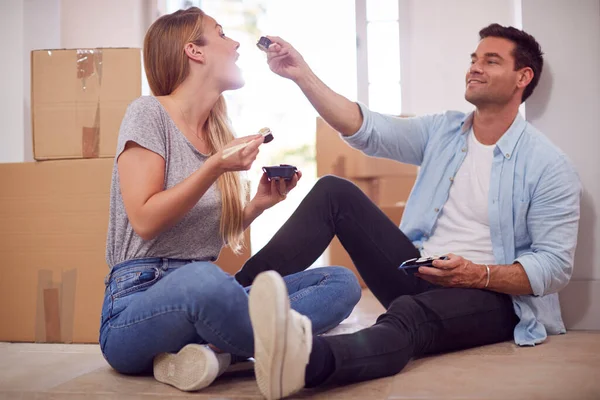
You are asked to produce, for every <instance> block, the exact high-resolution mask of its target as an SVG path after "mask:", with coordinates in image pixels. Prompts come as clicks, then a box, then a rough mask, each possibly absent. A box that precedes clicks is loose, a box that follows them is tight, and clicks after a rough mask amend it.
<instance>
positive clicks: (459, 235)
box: [421, 128, 496, 264]
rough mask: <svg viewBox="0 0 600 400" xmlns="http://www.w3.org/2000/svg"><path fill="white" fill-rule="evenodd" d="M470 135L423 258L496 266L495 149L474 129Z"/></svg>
mask: <svg viewBox="0 0 600 400" xmlns="http://www.w3.org/2000/svg"><path fill="white" fill-rule="evenodd" d="M468 135H469V137H468V151H467V155H466V156H465V159H464V160H463V163H462V165H461V166H460V168H459V169H458V172H457V173H456V176H455V177H454V181H453V184H452V187H451V188H450V193H449V195H448V201H447V202H446V204H445V205H444V208H443V209H442V211H440V215H439V217H438V220H437V224H436V226H435V228H434V231H433V234H432V236H431V237H430V238H429V240H427V241H425V242H423V249H422V250H421V253H422V255H423V256H434V255H438V256H439V255H444V254H448V253H454V254H456V255H459V256H462V257H464V258H465V259H467V260H470V261H472V262H474V263H476V264H494V263H495V260H494V252H493V250H492V239H491V236H490V221H489V216H488V194H489V189H490V176H491V173H492V161H493V159H494V148H495V147H496V145H495V144H494V145H491V146H486V145H484V144H481V143H480V142H479V141H477V138H475V135H474V133H473V129H472V128H471V130H470V132H469V133H468Z"/></svg>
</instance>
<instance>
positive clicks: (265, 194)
mask: <svg viewBox="0 0 600 400" xmlns="http://www.w3.org/2000/svg"><path fill="white" fill-rule="evenodd" d="M300 178H302V172H300V171H297V172H296V174H295V175H294V177H293V178H292V179H290V180H289V181H286V180H284V179H272V180H271V181H269V180H268V179H267V174H266V173H263V176H262V177H261V178H260V182H259V184H258V190H257V191H256V195H255V196H254V198H253V199H252V201H251V203H253V205H254V207H255V208H256V209H257V210H259V211H260V212H262V211H264V210H266V209H268V208H271V207H273V206H274V205H275V204H277V203H279V202H280V201H283V200H285V199H286V197H287V194H288V193H289V192H290V191H291V190H292V189H293V188H295V187H296V185H297V184H298V181H299V180H300Z"/></svg>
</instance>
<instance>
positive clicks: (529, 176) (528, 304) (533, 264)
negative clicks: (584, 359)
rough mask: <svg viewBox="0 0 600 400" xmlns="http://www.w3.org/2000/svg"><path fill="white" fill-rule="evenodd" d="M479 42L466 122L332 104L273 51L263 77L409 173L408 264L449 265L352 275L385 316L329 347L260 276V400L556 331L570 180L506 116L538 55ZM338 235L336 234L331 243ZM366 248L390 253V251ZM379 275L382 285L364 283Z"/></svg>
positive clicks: (323, 90) (278, 43) (254, 302)
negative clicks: (295, 91)
mask: <svg viewBox="0 0 600 400" xmlns="http://www.w3.org/2000/svg"><path fill="white" fill-rule="evenodd" d="M479 35H480V38H481V40H480V42H479V44H478V46H477V49H476V50H475V52H474V53H473V54H471V66H470V68H469V69H468V71H467V74H466V91H465V98H466V99H467V101H469V102H470V103H472V104H473V105H474V106H475V110H474V112H472V113H470V114H468V115H465V114H463V113H460V112H447V113H444V114H439V115H431V116H424V117H419V118H408V119H400V118H394V117H391V116H384V115H381V114H377V113H374V112H372V111H370V110H368V109H367V108H366V107H364V106H363V105H360V104H359V105H357V103H353V102H351V101H349V100H347V99H345V98H344V97H342V96H340V95H338V94H337V93H335V92H333V91H332V90H330V89H329V88H328V87H327V86H326V85H325V84H324V83H323V82H321V81H320V80H319V79H318V78H317V77H316V76H315V75H314V74H313V73H312V71H311V70H310V68H309V67H308V65H307V64H306V63H305V62H304V60H303V58H302V57H301V55H300V54H299V53H298V52H297V51H296V50H295V49H294V48H293V47H292V46H290V45H289V44H288V43H286V42H284V41H283V40H281V39H279V38H271V39H272V40H273V42H274V44H272V45H271V46H270V48H269V51H268V62H269V66H270V68H271V69H272V70H273V71H274V72H275V73H277V74H279V75H281V76H283V77H286V78H289V79H291V80H293V81H294V82H295V83H297V84H298V86H299V87H300V88H301V90H302V91H303V92H304V94H305V95H306V96H307V98H308V99H309V101H310V102H311V103H312V104H313V106H314V107H315V108H316V110H317V111H318V112H319V114H320V115H321V116H322V117H323V118H324V119H325V120H326V121H327V122H328V123H329V124H330V125H331V126H332V127H333V128H335V129H336V130H337V131H338V132H340V133H341V134H342V135H343V137H344V138H345V139H346V140H347V142H348V143H349V144H350V145H351V146H353V147H355V148H357V149H359V150H362V151H363V152H364V153H366V154H368V155H371V156H378V157H386V158H390V159H395V160H398V161H400V162H404V163H411V164H415V165H419V166H420V167H421V170H420V172H419V176H418V179H417V181H416V183H415V187H414V189H413V191H412V193H411V196H410V198H409V200H408V202H407V205H406V211H405V213H404V217H403V220H402V223H401V226H400V228H401V231H402V233H403V234H404V235H406V237H407V238H408V239H409V240H410V241H411V242H412V244H413V245H414V246H415V247H416V248H417V249H418V250H419V254H420V255H435V254H448V255H449V259H448V260H446V261H435V262H434V267H421V268H419V271H418V273H417V274H416V275H414V276H410V275H403V274H402V273H400V272H398V271H397V268H396V265H399V264H400V263H397V264H394V263H389V265H386V267H385V270H384V268H383V267H381V266H380V265H379V264H378V265H375V264H376V263H373V265H370V266H369V265H366V264H365V263H362V264H361V265H357V269H358V270H359V272H360V273H361V275H363V277H365V281H366V283H367V284H368V286H369V288H370V289H371V290H372V291H373V293H374V294H375V296H376V297H377V298H378V299H379V301H380V302H381V303H382V304H383V305H384V307H386V309H387V311H386V312H385V313H384V314H383V315H381V316H380V317H379V318H378V320H377V323H376V324H375V325H374V326H372V327H369V328H366V329H364V330H361V331H359V332H356V333H353V334H349V335H340V336H328V337H314V338H313V337H312V336H311V334H310V329H309V328H310V326H309V325H308V323H307V320H306V318H304V317H303V316H301V315H299V314H297V313H295V312H293V311H289V305H288V303H287V294H286V291H285V285H283V286H282V283H281V278H280V277H279V275H278V274H277V273H275V272H273V271H269V272H264V273H261V274H260V275H258V277H257V278H256V280H255V281H254V285H253V289H252V291H251V293H250V314H251V319H252V323H253V329H254V335H255V359H256V375H257V381H258V384H259V387H260V389H261V391H262V393H263V394H264V395H265V396H266V397H267V398H281V397H285V396H287V395H289V394H292V393H294V392H296V391H298V390H300V389H301V388H302V387H314V386H317V385H320V384H323V383H325V382H338V383H347V382H357V381H362V380H367V379H374V378H379V377H383V376H389V375H393V374H396V373H398V372H400V371H401V370H402V368H403V367H404V366H405V365H406V363H407V362H408V361H409V360H410V359H411V358H413V357H418V356H422V355H425V354H432V353H439V352H444V351H450V350H457V349H465V348H469V347H474V346H481V345H484V344H490V343H496V342H500V341H505V340H509V339H514V340H515V342H516V343H517V344H519V345H535V344H538V343H541V342H543V341H544V339H545V338H546V335H547V334H560V333H564V332H565V327H564V324H563V322H562V319H561V314H560V307H559V302H558V295H557V292H558V291H559V290H560V289H562V288H563V287H564V286H565V285H566V284H567V283H568V282H569V279H570V277H571V273H572V268H573V257H574V252H575V247H576V240H577V229H578V222H579V202H580V194H581V187H580V182H579V178H578V176H577V174H576V172H575V170H574V168H573V166H572V164H571V163H570V161H569V160H568V158H567V157H566V156H565V155H564V154H563V153H562V152H561V151H560V150H559V149H557V148H556V147H555V146H554V145H552V144H551V143H550V142H549V140H548V139H546V138H545V137H544V136H543V135H542V134H541V133H540V132H538V131H537V130H536V129H535V128H534V127H532V126H531V125H530V124H529V123H527V122H526V121H525V120H524V119H523V118H522V117H521V116H520V114H519V112H518V109H519V105H520V104H521V103H522V102H523V101H525V100H526V99H527V98H528V97H529V96H530V95H531V93H532V92H533V90H534V88H535V86H536V85H537V83H538V81H539V79H540V75H541V72H542V66H543V59H542V52H541V49H540V46H539V44H538V43H537V42H536V41H535V39H534V38H533V37H532V36H530V35H528V34H527V33H525V32H523V31H520V30H517V29H515V28H512V27H502V26H500V25H498V24H492V25H490V26H488V27H486V28H484V29H482V30H481V31H480V32H479ZM335 223H340V222H339V221H337V222H335ZM367 229H368V228H367ZM342 230H343V229H341V228H335V231H336V234H338V236H339V235H340V233H339V232H341V231H342ZM342 233H343V232H342ZM390 235H391V233H390ZM398 242H399V241H398ZM365 245H366V244H365ZM378 245H379V247H382V249H381V252H382V253H384V254H385V253H387V254H390V255H392V254H395V251H396V249H394V248H393V247H394V246H393V245H390V244H389V243H387V242H385V243H381V242H379V243H378ZM356 246H357V247H360V244H356ZM383 246H387V247H383ZM349 247H350V246H349ZM347 249H348V247H347ZM351 250H352V251H356V250H353V249H349V251H351ZM351 255H352V253H351ZM392 258H393V257H391V256H390V259H392ZM407 258H408V257H407ZM393 260H394V261H398V260H397V258H393ZM381 263H383V261H382V262H381ZM359 264H360V263H359ZM377 268H379V270H378V272H377V273H378V274H379V275H380V276H381V278H380V279H377V278H375V277H374V276H373V274H372V272H370V271H371V269H377ZM240 273H243V270H242V271H241V272H240ZM367 278H368V279H367Z"/></svg>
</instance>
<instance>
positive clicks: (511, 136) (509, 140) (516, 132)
mask: <svg viewBox="0 0 600 400" xmlns="http://www.w3.org/2000/svg"><path fill="white" fill-rule="evenodd" d="M474 116H475V112H474V111H472V112H471V113H469V114H467V115H466V116H465V117H464V118H463V120H462V121H461V123H460V132H461V134H465V133H467V132H469V130H470V129H471V127H472V126H473V117H474ZM526 127H527V121H525V119H523V117H522V116H521V113H520V112H518V113H517V116H516V117H515V120H514V121H513V123H512V124H511V126H510V127H509V128H508V130H507V131H506V132H504V134H503V135H502V137H500V140H498V142H497V143H496V146H497V147H498V149H499V150H500V152H501V153H502V155H503V156H504V157H505V158H507V159H510V158H511V157H512V155H513V152H514V150H515V147H516V146H517V143H518V142H519V139H520V138H521V135H522V134H523V132H524V131H525V128H526Z"/></svg>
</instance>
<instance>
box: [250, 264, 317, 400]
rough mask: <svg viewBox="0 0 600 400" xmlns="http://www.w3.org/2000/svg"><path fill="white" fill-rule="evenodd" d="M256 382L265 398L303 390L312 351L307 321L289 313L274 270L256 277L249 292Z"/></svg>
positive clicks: (283, 291)
mask: <svg viewBox="0 0 600 400" xmlns="http://www.w3.org/2000/svg"><path fill="white" fill-rule="evenodd" d="M249 301H250V320H251V321H252V329H253V331H254V359H255V363H254V371H255V374H256V382H257V383H258V388H259V389H260V391H261V393H262V394H263V396H265V397H266V398H267V399H269V400H272V399H281V398H283V397H285V396H288V395H291V394H293V393H296V392H297V391H299V390H301V389H302V388H303V387H304V384H305V382H304V374H305V370H306V365H307V364H308V360H309V357H310V351H311V348H312V328H311V322H310V320H309V319H308V318H307V317H305V316H304V315H302V314H299V313H297V312H296V311H294V310H290V300H289V298H288V293H287V288H286V286H285V282H284V281H283V279H282V278H281V276H280V275H279V274H278V273H277V272H275V271H267V272H263V273H261V274H259V275H258V276H257V277H256V279H255V280H254V282H253V283H252V289H251V290H250V299H249Z"/></svg>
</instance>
